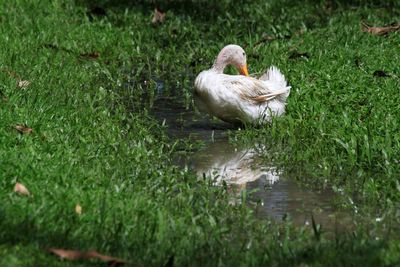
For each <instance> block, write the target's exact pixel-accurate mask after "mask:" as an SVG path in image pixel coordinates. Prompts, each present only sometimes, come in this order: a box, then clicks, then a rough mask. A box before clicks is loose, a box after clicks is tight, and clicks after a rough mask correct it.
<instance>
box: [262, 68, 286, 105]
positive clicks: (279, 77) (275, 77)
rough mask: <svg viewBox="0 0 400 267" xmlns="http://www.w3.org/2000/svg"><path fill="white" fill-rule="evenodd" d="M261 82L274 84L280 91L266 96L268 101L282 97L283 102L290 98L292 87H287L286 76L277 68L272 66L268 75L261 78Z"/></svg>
mask: <svg viewBox="0 0 400 267" xmlns="http://www.w3.org/2000/svg"><path fill="white" fill-rule="evenodd" d="M260 80H263V81H269V82H272V83H274V84H275V85H276V86H274V87H275V88H277V89H278V90H277V91H274V92H272V93H270V94H267V95H264V97H265V98H266V100H271V99H273V98H275V97H282V98H283V99H282V100H286V98H287V97H288V96H289V94H290V88H291V87H290V86H287V83H286V80H285V76H284V75H283V74H282V73H281V71H280V70H279V69H278V68H277V67H275V66H271V67H270V68H269V69H268V71H267V73H265V74H264V75H262V76H261V77H260Z"/></svg>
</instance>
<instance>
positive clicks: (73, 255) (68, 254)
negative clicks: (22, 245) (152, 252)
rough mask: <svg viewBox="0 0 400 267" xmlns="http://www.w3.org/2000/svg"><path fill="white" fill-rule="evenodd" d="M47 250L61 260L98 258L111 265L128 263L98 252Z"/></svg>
mask: <svg viewBox="0 0 400 267" xmlns="http://www.w3.org/2000/svg"><path fill="white" fill-rule="evenodd" d="M45 250H48V251H50V252H52V253H54V254H56V255H58V256H60V257H61V258H64V259H68V260H76V259H90V258H97V259H101V260H103V261H106V262H108V263H109V264H111V265H123V264H125V263H126V261H124V260H121V259H117V258H113V257H109V256H106V255H102V254H100V253H98V252H97V251H96V250H91V251H88V252H81V251H77V250H64V249H57V248H51V247H49V248H45Z"/></svg>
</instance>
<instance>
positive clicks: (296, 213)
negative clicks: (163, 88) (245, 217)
mask: <svg viewBox="0 0 400 267" xmlns="http://www.w3.org/2000/svg"><path fill="white" fill-rule="evenodd" d="M150 114H151V115H153V116H154V117H155V118H156V119H157V120H159V122H160V123H164V124H166V126H167V133H168V135H169V136H170V137H172V138H188V137H189V138H190V140H191V141H194V142H197V141H204V142H205V144H206V145H205V148H204V149H202V150H200V151H197V152H195V153H194V154H193V155H192V157H191V158H189V159H188V158H185V159H179V160H177V161H176V162H177V164H179V165H181V166H183V165H186V166H188V167H189V168H191V169H192V170H193V171H195V172H196V173H197V174H198V175H199V176H203V175H209V176H211V177H214V178H215V179H216V180H215V183H216V185H221V184H222V183H224V182H225V183H226V184H227V185H228V186H230V187H232V188H234V190H233V192H235V194H236V197H237V199H238V200H240V194H241V191H242V190H243V189H244V188H246V190H247V191H251V190H255V191H256V192H255V193H253V194H252V195H251V199H250V203H252V204H251V206H253V207H254V210H255V212H256V216H258V217H259V218H273V219H275V220H276V221H281V220H287V219H290V220H291V221H292V222H293V224H294V225H298V226H301V225H309V226H310V227H311V224H312V220H313V219H314V221H315V223H316V224H320V225H322V227H323V229H330V230H335V231H336V230H337V229H338V228H342V227H343V225H345V224H346V221H347V220H350V219H351V218H349V217H350V216H349V214H344V213H339V212H337V211H336V210H335V208H334V198H335V195H334V193H333V192H328V191H326V192H321V193H318V192H314V191H312V190H310V189H305V188H302V187H301V186H299V185H298V183H296V181H295V177H283V176H282V175H281V174H280V173H279V172H277V171H276V168H275V167H274V166H266V165H265V163H263V162H262V161H261V160H260V158H259V157H258V152H259V151H260V152H261V153H266V152H265V151H264V149H263V147H262V145H253V146H252V147H245V146H242V147H239V146H233V145H232V144H231V143H229V140H228V139H229V136H228V135H229V132H230V133H231V134H234V131H235V130H236V128H235V127H234V126H232V125H230V124H227V123H224V122H221V121H210V119H209V118H208V117H207V116H206V115H203V114H198V113H195V112H194V111H193V110H192V109H190V108H186V107H185V105H184V103H183V101H182V99H179V98H177V97H167V96H158V97H157V98H156V100H155V102H154V105H153V108H152V109H151V111H150ZM339 222H340V223H339Z"/></svg>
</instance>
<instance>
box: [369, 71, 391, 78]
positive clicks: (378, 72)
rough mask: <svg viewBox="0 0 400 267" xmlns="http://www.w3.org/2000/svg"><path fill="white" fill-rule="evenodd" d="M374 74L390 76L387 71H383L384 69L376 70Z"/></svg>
mask: <svg viewBox="0 0 400 267" xmlns="http://www.w3.org/2000/svg"><path fill="white" fill-rule="evenodd" d="M373 75H374V76H378V77H390V75H389V74H387V73H385V72H384V71H382V70H376V71H374V74H373Z"/></svg>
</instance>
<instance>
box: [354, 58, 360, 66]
mask: <svg viewBox="0 0 400 267" xmlns="http://www.w3.org/2000/svg"><path fill="white" fill-rule="evenodd" d="M354 63H356V66H357V67H361V64H360V61H359V60H358V58H356V59H355V60H354Z"/></svg>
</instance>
